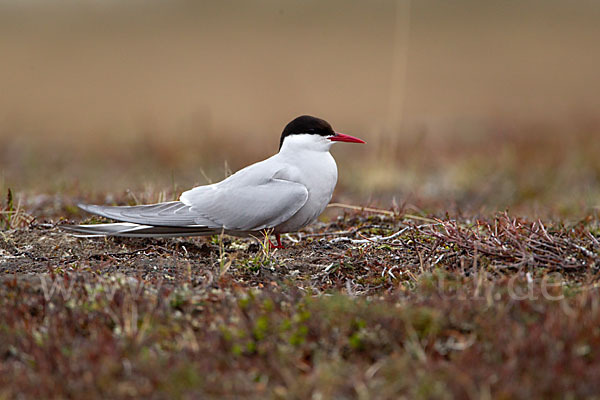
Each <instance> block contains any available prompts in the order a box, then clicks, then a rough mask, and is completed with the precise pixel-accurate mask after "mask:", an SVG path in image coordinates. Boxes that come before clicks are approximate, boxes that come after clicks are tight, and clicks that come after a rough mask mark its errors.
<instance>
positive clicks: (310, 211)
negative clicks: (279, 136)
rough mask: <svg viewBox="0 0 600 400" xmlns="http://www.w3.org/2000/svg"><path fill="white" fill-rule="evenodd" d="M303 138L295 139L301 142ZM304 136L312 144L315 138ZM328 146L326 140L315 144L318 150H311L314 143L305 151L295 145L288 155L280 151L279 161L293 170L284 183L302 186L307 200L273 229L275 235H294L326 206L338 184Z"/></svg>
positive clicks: (315, 148) (283, 149) (335, 169)
mask: <svg viewBox="0 0 600 400" xmlns="http://www.w3.org/2000/svg"><path fill="white" fill-rule="evenodd" d="M302 136H304V135H301V136H300V138H298V139H300V140H302ZM307 136H309V139H311V140H313V139H314V136H315V135H307ZM298 139H297V141H298ZM330 143H331V142H330V141H329V140H328V139H325V138H323V140H322V142H319V143H317V144H318V146H314V145H315V143H314V142H311V143H310V144H311V145H310V146H305V147H302V146H300V145H298V144H297V143H294V144H296V146H294V147H292V148H291V149H289V150H290V151H288V149H286V148H285V147H283V148H282V150H281V151H280V152H279V154H277V156H276V157H278V158H279V161H283V162H285V163H286V164H288V165H290V166H292V168H290V169H288V171H289V172H288V174H289V175H288V176H287V177H286V179H290V180H293V181H294V182H298V183H301V184H303V185H304V186H305V187H306V189H307V190H308V200H307V201H306V204H304V206H303V207H302V208H301V209H300V210H299V211H298V212H297V213H296V214H294V216H293V217H292V218H290V219H288V220H287V221H285V222H284V223H282V224H280V225H278V226H277V227H275V232H276V233H284V232H293V231H297V230H298V229H300V228H303V227H305V226H306V225H308V224H310V223H311V222H313V221H315V220H316V219H317V218H318V217H319V215H321V213H322V212H323V210H325V207H327V204H329V201H330V200H331V196H332V195H333V190H334V189H335V185H336V183H337V165H336V163H335V160H334V159H333V157H332V155H331V154H330V153H329V147H330V146H331V144H330ZM284 146H285V145H284ZM290 147H291V146H290ZM292 150H293V151H292Z"/></svg>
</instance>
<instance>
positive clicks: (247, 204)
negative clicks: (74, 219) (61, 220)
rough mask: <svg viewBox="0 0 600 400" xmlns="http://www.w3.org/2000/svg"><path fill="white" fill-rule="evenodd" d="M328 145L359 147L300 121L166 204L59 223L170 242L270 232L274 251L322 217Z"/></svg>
mask: <svg viewBox="0 0 600 400" xmlns="http://www.w3.org/2000/svg"><path fill="white" fill-rule="evenodd" d="M335 142H350V143H365V142H364V141H363V140H361V139H358V138H355V137H353V136H350V135H345V134H342V133H337V132H335V131H334V130H333V128H332V127H331V125H330V124H329V123H328V122H327V121H325V120H322V119H320V118H316V117H311V116H308V115H303V116H300V117H298V118H296V119H294V120H293V121H291V122H290V123H288V124H287V125H286V127H285V129H284V130H283V132H282V133H281V139H280V141H279V152H278V153H277V154H275V155H274V156H272V157H270V158H268V159H266V160H264V161H260V162H257V163H255V164H252V165H250V166H248V167H246V168H243V169H241V170H239V171H238V172H236V173H235V174H233V175H231V176H229V177H228V178H226V179H224V180H222V181H221V182H218V183H214V184H211V185H204V186H198V187H195V188H193V189H191V190H188V191H186V192H183V194H182V195H181V196H180V198H179V201H169V202H164V203H157V204H148V205H140V206H100V205H89V204H80V205H79V207H80V208H81V209H83V210H85V211H87V212H90V213H92V214H97V215H100V216H103V217H106V218H109V219H113V220H116V221H120V222H116V223H108V224H93V225H66V226H63V228H64V229H66V230H69V231H72V232H75V233H76V234H78V236H82V237H97V236H126V237H175V236H201V235H212V234H218V233H221V232H224V233H226V234H229V235H235V236H246V235H252V234H256V233H261V232H263V233H264V232H266V231H271V232H272V233H274V234H275V235H276V238H277V245H273V244H271V246H273V247H275V248H283V245H282V244H281V237H280V235H281V234H282V233H287V232H295V231H297V230H299V229H301V228H303V227H305V226H307V225H308V224H310V223H311V222H313V221H315V220H316V219H317V218H318V217H319V215H320V214H321V213H322V212H323V210H324V209H325V207H326V206H327V204H328V203H329V201H330V200H331V196H332V194H333V190H334V188H335V185H336V183H337V174H338V171H337V165H336V163H335V160H334V159H333V157H332V156H331V154H330V153H329V149H330V148H331V146H332V145H333V144H334V143H335Z"/></svg>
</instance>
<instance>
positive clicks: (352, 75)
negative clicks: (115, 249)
mask: <svg viewBox="0 0 600 400" xmlns="http://www.w3.org/2000/svg"><path fill="white" fill-rule="evenodd" d="M599 39H600V2H597V1H594V0H579V1H558V0H501V1H500V0H490V1H485V2H482V1H478V0H456V1H445V0H437V1H435V0H419V1H409V0H375V1H373V0H369V1H367V0H364V1H347V0H344V1H342V0H329V1H327V2H323V1H316V0H303V1H296V0H290V1H284V2H282V1H275V0H261V1H254V2H246V1H240V0H235V1H234V0H229V1H220V2H199V1H179V0H175V1H159V0H144V1H141V0H131V1H127V2H123V1H113V0H104V1H96V0H83V1H81V0H79V1H66V0H64V1H53V2H46V1H35V0H23V1H17V0H13V1H10V0H0V54H1V60H0V189H2V192H3V193H4V192H6V190H7V188H8V187H11V188H13V190H14V191H17V192H18V193H20V194H21V200H22V201H24V202H25V203H26V204H27V205H28V206H29V207H30V208H32V209H35V208H36V207H41V206H40V204H46V203H47V202H48V201H50V200H48V199H51V201H54V202H56V201H59V200H57V199H64V198H65V197H69V198H71V197H73V198H86V199H94V200H96V201H114V202H131V201H135V202H137V201H156V200H159V197H161V196H162V197H165V196H166V197H173V196H176V195H177V193H178V192H180V191H182V190H184V189H186V188H188V187H190V186H191V185H194V184H205V183H208V182H211V181H216V180H220V179H222V178H223V177H224V176H225V175H226V174H227V173H228V171H235V170H237V169H239V168H241V167H243V166H245V165H247V164H248V163H251V162H254V161H257V160H259V159H263V158H266V157H268V156H270V155H272V154H273V153H275V152H276V151H277V147H278V142H279V135H280V133H281V130H282V129H283V127H284V125H285V124H286V123H287V122H289V121H290V120H291V119H293V118H294V117H296V116H298V115H301V114H311V115H315V116H319V117H322V118H324V119H326V120H328V121H329V122H330V123H331V124H332V125H333V126H334V128H335V129H336V130H338V131H341V132H345V133H349V134H351V135H354V136H358V137H361V138H363V139H365V140H366V141H367V142H368V144H367V145H364V146H357V145H338V146H336V147H335V148H334V150H333V153H334V156H335V157H336V159H337V160H338V165H339V166H340V184H339V187H338V190H337V192H336V197H335V199H336V200H338V201H346V202H350V203H354V204H365V205H366V204H370V205H377V206H381V207H391V206H398V207H407V208H408V209H412V210H413V211H414V210H428V211H430V212H437V213H443V212H446V211H451V212H462V211H470V212H472V211H476V212H486V211H491V212H494V211H496V210H499V209H504V208H506V207H510V208H512V209H515V208H516V209H519V210H522V211H523V212H527V213H530V214H540V213H548V212H550V213H558V214H573V213H574V214H578V213H579V212H582V213H583V212H589V211H590V210H595V209H596V207H597V206H598V205H600V161H599V157H598V155H599V154H600V114H599V112H598V110H600V77H599V72H598V71H600V51H598V48H599V47H598V42H599ZM60 201H62V200H60ZM73 201H75V200H73Z"/></svg>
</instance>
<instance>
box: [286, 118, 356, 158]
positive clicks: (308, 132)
mask: <svg viewBox="0 0 600 400" xmlns="http://www.w3.org/2000/svg"><path fill="white" fill-rule="evenodd" d="M335 142H349V143H365V142H364V140H361V139H359V138H355V137H353V136H350V135H344V134H343V133H339V132H335V131H334V130H333V128H332V127H331V125H330V124H329V122H327V121H325V120H323V119H321V118H317V117H311V116H310V115H302V116H300V117H298V118H296V119H294V120H293V121H291V122H290V123H289V124H287V125H286V126H285V128H284V129H283V132H282V133H281V139H280V141H279V150H280V151H281V149H282V148H283V146H284V145H285V146H286V147H289V146H292V147H297V148H309V149H314V150H322V151H327V150H329V148H330V147H331V145H333V143H335Z"/></svg>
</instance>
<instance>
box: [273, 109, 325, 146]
mask: <svg viewBox="0 0 600 400" xmlns="http://www.w3.org/2000/svg"><path fill="white" fill-rule="evenodd" d="M301 134H309V135H319V136H333V135H335V132H334V131H333V128H332V127H331V125H329V122H327V121H325V120H323V119H321V118H317V117H311V116H310V115H302V116H300V117H298V118H296V119H294V120H293V121H292V122H290V123H289V124H287V125H286V126H285V128H284V129H283V132H282V133H281V139H280V140H279V149H280V150H281V146H282V145H283V139H285V138H286V137H287V136H290V135H301Z"/></svg>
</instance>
